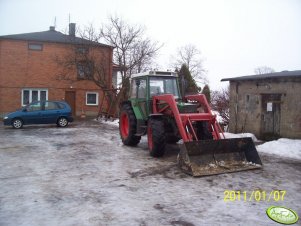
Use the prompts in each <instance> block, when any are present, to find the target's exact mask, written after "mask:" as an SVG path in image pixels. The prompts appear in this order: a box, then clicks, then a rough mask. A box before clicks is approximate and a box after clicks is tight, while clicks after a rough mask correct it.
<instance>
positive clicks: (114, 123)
mask: <svg viewBox="0 0 301 226" xmlns="http://www.w3.org/2000/svg"><path fill="white" fill-rule="evenodd" d="M94 121H96V122H99V123H102V124H106V125H112V126H117V127H119V119H114V120H111V119H107V120H105V119H104V118H101V119H98V120H97V119H95V120H94Z"/></svg>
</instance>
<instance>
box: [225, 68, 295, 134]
mask: <svg viewBox="0 0 301 226" xmlns="http://www.w3.org/2000/svg"><path fill="white" fill-rule="evenodd" d="M222 81H229V82H230V123H229V130H230V132H233V133H239V132H250V133H253V134H255V135H256V137H259V138H261V139H265V140H270V139H275V138H279V137H286V138H298V139H300V138H301V113H300V112H301V70H298V71H282V72H276V73H270V74H261V75H251V76H242V77H236V78H225V79H222Z"/></svg>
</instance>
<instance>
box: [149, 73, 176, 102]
mask: <svg viewBox="0 0 301 226" xmlns="http://www.w3.org/2000/svg"><path fill="white" fill-rule="evenodd" d="M149 87H150V96H151V97H152V96H155V95H160V94H173V95H174V97H175V98H179V91H178V86H177V80H176V78H174V77H150V81H149Z"/></svg>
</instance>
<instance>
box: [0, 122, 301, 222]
mask: <svg viewBox="0 0 301 226" xmlns="http://www.w3.org/2000/svg"><path fill="white" fill-rule="evenodd" d="M116 125H117V124H116V122H115V123H105V124H104V123H99V122H96V121H85V122H75V123H73V124H72V125H70V127H68V128H56V127H55V126H27V127H25V128H24V129H21V130H13V129H11V128H5V127H3V126H0V166H1V167H0V225H8V226H9V225H13V226H15V225H30V226H35V225H37V226H38V225H39V226H40V225H81V226H82V225H151V226H152V225H186V226H193V225H278V224H276V223H274V222H273V221H271V220H270V219H269V218H268V217H267V215H266V213H265V211H266V209H267V208H268V207H269V206H271V205H282V206H286V207H289V208H292V209H293V210H295V211H296V212H297V213H298V214H299V216H300V215H301V193H300V190H301V160H294V159H286V158H284V157H277V156H274V155H266V154H264V152H260V153H259V154H260V156H261V160H262V162H263V164H264V167H263V169H262V170H253V171H245V172H238V173H232V174H223V175H216V176H210V177H202V178H192V177H190V176H188V175H186V174H184V173H182V172H181V171H180V170H179V169H178V168H177V166H176V156H177V151H178V149H177V146H176V145H170V146H167V149H166V155H165V156H164V157H163V158H160V159H154V158H151V157H150V156H149V155H148V151H147V147H146V140H145V139H143V140H142V141H141V143H140V144H139V145H138V146H137V147H135V148H130V147H126V146H123V145H122V143H121V141H120V139H119V134H118V127H117V126H116ZM283 142H286V140H284V141H283ZM289 143H290V142H289ZM297 145H298V144H297ZM261 147H263V148H262V150H264V146H263V145H261ZM261 147H260V148H259V149H261ZM285 151H287V150H285V149H284V150H283V152H285ZM226 190H235V191H241V192H243V191H247V192H248V193H247V195H248V199H247V200H246V201H242V200H243V197H242V198H241V199H242V200H241V201H227V202H225V201H224V197H225V195H224V192H225V191H226ZM283 190H285V191H286V193H285V195H284V198H283V201H278V202H275V201H273V199H271V200H270V201H269V202H268V201H267V198H266V201H263V200H261V201H255V200H254V198H253V199H251V200H250V199H249V196H250V194H251V192H252V191H260V192H266V193H267V194H269V193H270V192H271V191H278V192H279V191H283Z"/></svg>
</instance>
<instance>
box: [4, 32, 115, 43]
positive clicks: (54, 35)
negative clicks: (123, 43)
mask: <svg viewBox="0 0 301 226" xmlns="http://www.w3.org/2000/svg"><path fill="white" fill-rule="evenodd" d="M1 39H12V40H24V41H36V42H55V43H64V44H82V45H97V46H103V47H109V48H113V46H110V45H105V44H102V43H98V42H93V41H90V40H87V39H83V38H79V37H76V36H72V35H66V34H63V33H61V32H59V31H56V30H55V29H54V27H50V29H49V30H48V31H41V32H32V33H24V34H14V35H4V36H0V40H1Z"/></svg>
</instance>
